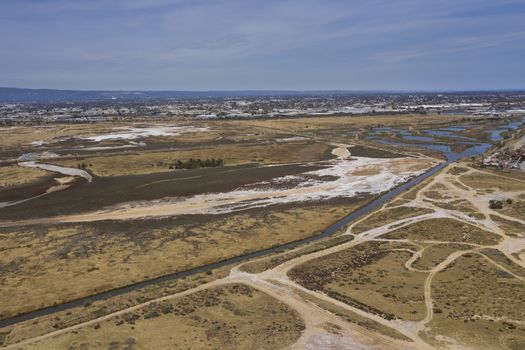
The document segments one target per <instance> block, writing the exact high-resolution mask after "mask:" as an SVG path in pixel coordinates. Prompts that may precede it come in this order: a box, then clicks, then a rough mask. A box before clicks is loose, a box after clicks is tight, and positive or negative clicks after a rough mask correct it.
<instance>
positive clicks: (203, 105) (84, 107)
mask: <svg viewBox="0 0 525 350" xmlns="http://www.w3.org/2000/svg"><path fill="white" fill-rule="evenodd" d="M382 113H400V114H401V113H438V114H439V113H442V114H465V115H488V116H502V117H505V116H510V115H516V114H523V115H525V93H503V92H501V93H447V94H436V93H434V94H430V93H414V94H410V93H402V94H401V93H392V94H387V93H377V94H370V93H366V94H365V93H363V94H359V93H352V94H343V93H337V94H336V93H334V94H327V93H323V94H319V95H315V94H305V95H297V96H296V95H293V96H287V95H286V96H253V97H249V96H238V97H235V96H232V97H210V98H179V99H176V98H164V99H141V100H130V99H126V100H119V99H117V98H111V99H109V100H103V101H89V102H60V103H4V104H0V124H4V125H6V124H10V123H15V124H16V123H19V122H21V121H31V122H33V123H38V122H54V121H62V122H91V121H98V120H107V119H119V118H133V117H171V116H185V117H194V118H199V119H221V118H225V119H227V118H278V117H294V116H323V115H372V114H382Z"/></svg>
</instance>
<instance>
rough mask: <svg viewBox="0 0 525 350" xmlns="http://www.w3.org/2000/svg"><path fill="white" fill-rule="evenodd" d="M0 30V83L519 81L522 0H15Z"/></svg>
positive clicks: (366, 86) (514, 84)
mask: <svg viewBox="0 0 525 350" xmlns="http://www.w3.org/2000/svg"><path fill="white" fill-rule="evenodd" d="M0 33H1V34H0V86H10V87H33V88H43V87H46V88H72V89H125V90H130V89H152V90H161V89H170V90H235V89H295V90H326V89H345V90H462V89H470V90H481V89H522V88H525V0H519V1H517V0H492V1H489V0H367V1H362V0H360V1H355V0H257V1H255V0H16V1H1V2H0Z"/></svg>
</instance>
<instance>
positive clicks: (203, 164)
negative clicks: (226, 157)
mask: <svg viewBox="0 0 525 350" xmlns="http://www.w3.org/2000/svg"><path fill="white" fill-rule="evenodd" d="M219 166H224V161H223V160H222V159H220V158H219V159H215V158H210V159H204V160H202V159H194V158H190V159H188V160H186V161H182V160H177V161H176V162H175V163H173V164H170V165H169V168H170V169H197V168H213V167H219Z"/></svg>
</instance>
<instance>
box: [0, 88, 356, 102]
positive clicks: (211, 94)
mask: <svg viewBox="0 0 525 350" xmlns="http://www.w3.org/2000/svg"><path fill="white" fill-rule="evenodd" d="M338 94H339V95H340V94H345V92H344V91H270V90H243V91H104V90H54V89H20V88H1V87H0V103H11V102H36V103H50V102H51V103H52V102H89V101H93V102H96V101H100V102H104V101H111V100H122V101H133V100H138V101H140V100H156V99H158V100H166V99H192V98H224V97H257V96H261V97H271V96H314V95H315V96H318V95H338ZM357 94H359V93H357Z"/></svg>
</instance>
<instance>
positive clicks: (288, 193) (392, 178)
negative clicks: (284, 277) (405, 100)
mask: <svg viewBox="0 0 525 350" xmlns="http://www.w3.org/2000/svg"><path fill="white" fill-rule="evenodd" d="M338 146H339V147H337V148H335V149H334V150H333V154H334V155H337V156H338V159H336V160H334V161H330V162H323V164H324V165H327V167H326V168H324V169H321V170H316V171H311V172H306V173H303V174H301V175H299V176H285V177H282V178H276V179H274V180H272V183H270V186H269V189H265V190H258V189H251V190H248V189H237V190H234V191H231V192H224V193H208V194H200V195H195V196H192V197H178V198H164V199H159V200H154V201H144V202H128V203H121V204H119V205H115V206H112V207H108V208H103V209H101V210H98V211H95V212H89V213H83V214H77V215H71V216H65V217H58V218H51V221H50V222H91V221H100V220H125V219H137V218H145V217H167V216H177V215H189V214H224V213H230V212H235V211H239V210H246V209H251V208H257V207H266V206H269V205H273V204H282V203H291V202H304V201H318V200H327V199H330V198H335V197H348V198H351V197H355V196H357V195H360V194H378V193H381V192H384V191H388V190H389V189H391V188H393V187H395V186H397V185H399V184H401V183H403V182H405V181H407V180H408V179H409V178H412V177H414V176H417V175H419V174H421V173H423V172H424V171H426V170H427V169H429V168H430V167H432V166H434V165H436V160H434V159H431V158H392V159H376V158H365V157H355V158H350V157H349V156H350V153H349V152H348V150H347V147H348V146H347V145H338ZM312 177H315V178H323V177H325V178H326V177H331V178H335V180H329V181H323V180H312ZM292 180H293V181H299V184H298V185H295V186H294V187H293V188H288V189H286V188H284V189H283V188H280V186H279V184H282V183H286V182H287V181H292ZM271 184H275V187H274V188H272V186H271ZM255 185H256V184H255ZM265 185H268V184H265ZM255 187H256V186H255ZM0 225H1V223H0ZM4 225H5V223H4Z"/></svg>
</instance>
